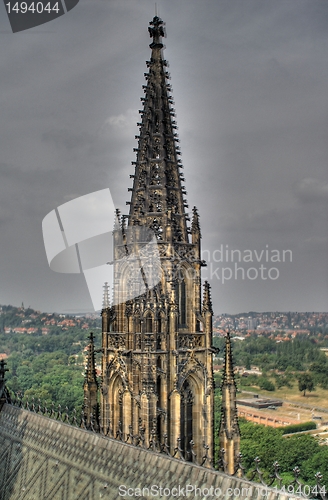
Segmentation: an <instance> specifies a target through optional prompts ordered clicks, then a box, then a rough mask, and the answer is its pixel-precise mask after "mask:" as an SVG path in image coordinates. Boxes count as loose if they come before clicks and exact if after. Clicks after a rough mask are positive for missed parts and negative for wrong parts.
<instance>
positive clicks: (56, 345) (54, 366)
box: [0, 327, 101, 411]
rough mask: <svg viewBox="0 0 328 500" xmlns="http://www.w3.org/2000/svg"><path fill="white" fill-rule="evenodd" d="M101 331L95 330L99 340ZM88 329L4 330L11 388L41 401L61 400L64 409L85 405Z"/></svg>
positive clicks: (1, 336)
mask: <svg viewBox="0 0 328 500" xmlns="http://www.w3.org/2000/svg"><path fill="white" fill-rule="evenodd" d="M100 335H101V334H100V331H99V330H94V336H95V342H96V343H98V344H99V343H100ZM88 342H89V340H88V333H87V332H86V331H85V330H81V329H79V328H77V327H73V328H70V329H69V330H67V331H62V330H60V329H59V328H54V329H52V330H51V331H50V333H49V334H48V335H38V334H37V333H33V334H31V335H21V334H14V333H11V334H4V333H1V334H0V345H1V350H2V352H7V353H8V354H9V357H8V360H7V367H8V369H9V371H8V372H7V375H6V379H7V386H8V389H9V390H11V391H14V392H15V393H19V394H21V395H23V396H24V399H25V400H26V399H28V400H29V401H30V402H31V400H32V398H34V399H35V402H36V403H37V402H38V400H39V399H40V400H41V402H42V404H46V405H50V404H51V403H54V404H55V406H56V407H57V405H58V404H60V405H61V406H62V409H63V410H64V409H65V407H66V406H67V407H68V409H69V410H70V411H72V410H73V408H76V410H77V411H79V410H81V408H82V405H83V380H84V356H83V355H82V353H83V349H84V347H85V346H86V345H87V344H88Z"/></svg>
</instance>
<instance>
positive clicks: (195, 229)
mask: <svg viewBox="0 0 328 500" xmlns="http://www.w3.org/2000/svg"><path fill="white" fill-rule="evenodd" d="M191 232H192V234H196V233H198V234H199V235H200V226H199V215H198V210H197V208H196V207H193V209H192V220H191Z"/></svg>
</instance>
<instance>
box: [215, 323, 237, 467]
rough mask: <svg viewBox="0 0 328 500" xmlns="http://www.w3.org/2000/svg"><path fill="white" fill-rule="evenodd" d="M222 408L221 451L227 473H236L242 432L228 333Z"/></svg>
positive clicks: (222, 387)
mask: <svg viewBox="0 0 328 500" xmlns="http://www.w3.org/2000/svg"><path fill="white" fill-rule="evenodd" d="M221 391H222V407H221V422H220V428H219V441H220V449H222V448H223V449H224V450H225V457H226V461H227V471H226V472H228V473H229V474H234V473H235V468H236V464H237V459H238V454H239V451H240V430H239V424H238V412H237V405H236V393H237V386H236V382H235V376H234V371H233V359H232V347H231V338H230V333H229V332H227V336H226V344H225V355H224V369H223V376H222V383H221Z"/></svg>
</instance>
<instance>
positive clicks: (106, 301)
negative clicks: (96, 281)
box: [102, 281, 110, 309]
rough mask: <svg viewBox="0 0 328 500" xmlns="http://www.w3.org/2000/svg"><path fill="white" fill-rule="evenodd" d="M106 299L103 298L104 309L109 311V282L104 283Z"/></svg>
mask: <svg viewBox="0 0 328 500" xmlns="http://www.w3.org/2000/svg"><path fill="white" fill-rule="evenodd" d="M103 288H104V297H103V306H102V307H103V309H108V307H110V301H109V286H108V282H107V281H105V283H104V286H103Z"/></svg>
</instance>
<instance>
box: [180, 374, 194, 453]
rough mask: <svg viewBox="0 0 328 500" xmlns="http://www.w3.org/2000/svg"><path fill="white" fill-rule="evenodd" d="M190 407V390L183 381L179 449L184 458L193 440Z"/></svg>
mask: <svg viewBox="0 0 328 500" xmlns="http://www.w3.org/2000/svg"><path fill="white" fill-rule="evenodd" d="M192 407H193V394H192V389H191V386H190V384H189V382H188V380H185V382H184V384H183V386H182V388H181V406H180V436H181V448H182V450H183V451H184V455H185V457H186V458H187V457H188V455H189V451H190V441H192V438H193V428H192V427H193V426H192V423H193V418H192ZM189 460H190V455H189Z"/></svg>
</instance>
